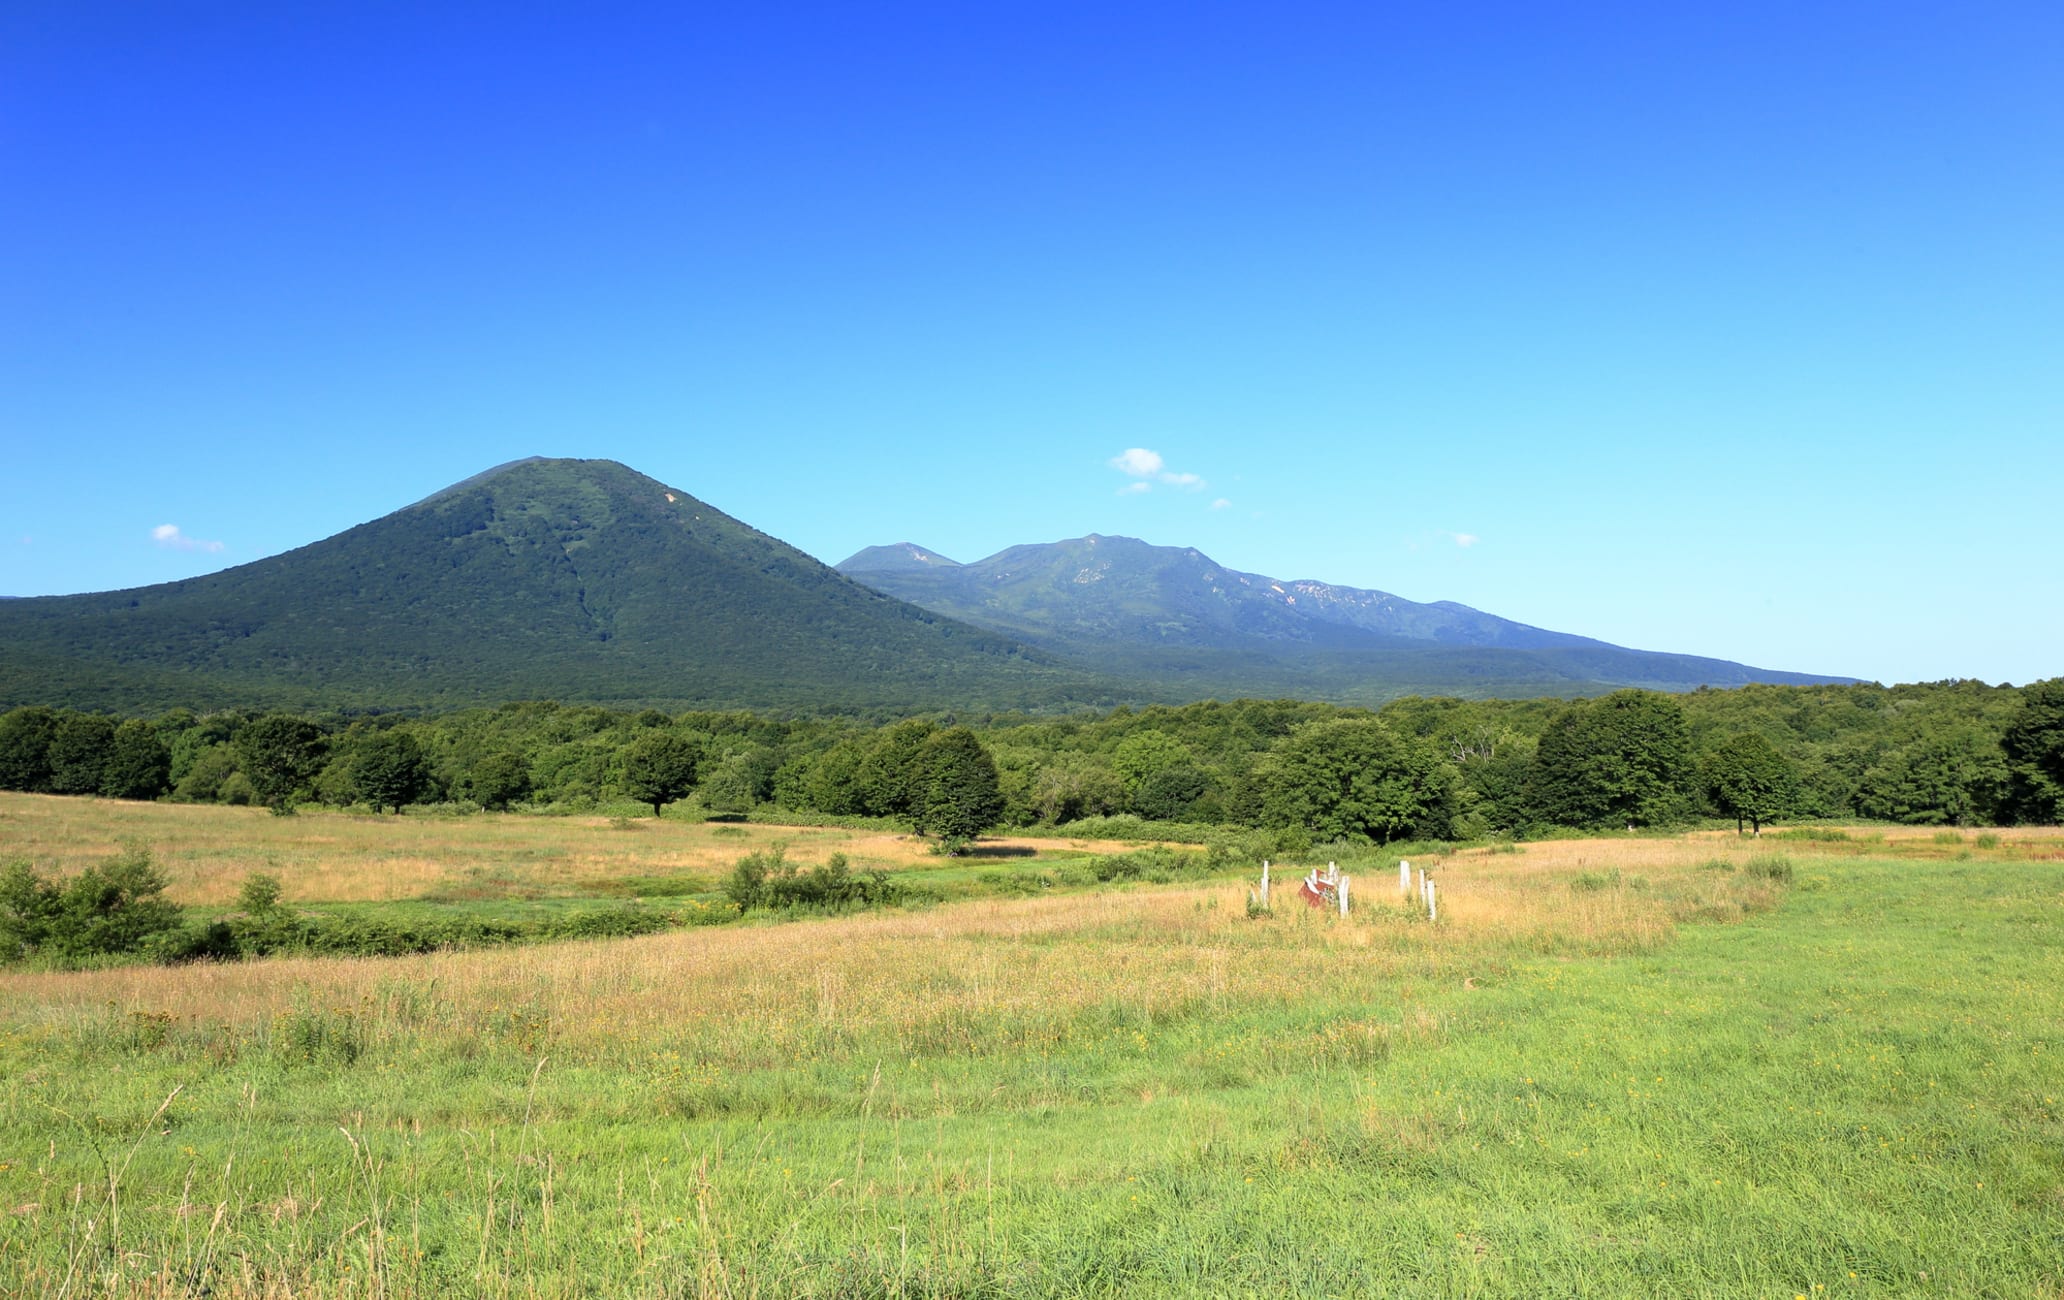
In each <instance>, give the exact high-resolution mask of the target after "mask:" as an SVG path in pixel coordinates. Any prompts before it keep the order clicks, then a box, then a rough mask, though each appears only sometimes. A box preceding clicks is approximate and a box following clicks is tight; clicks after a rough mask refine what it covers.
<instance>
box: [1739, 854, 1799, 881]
mask: <svg viewBox="0 0 2064 1300" xmlns="http://www.w3.org/2000/svg"><path fill="white" fill-rule="evenodd" d="M1743 870H1745V871H1747V872H1748V874H1749V875H1750V876H1751V877H1752V878H1754V879H1757V880H1768V881H1772V882H1774V883H1776V884H1780V885H1789V884H1791V883H1792V860H1791V859H1790V858H1788V857H1786V856H1785V855H1783V854H1782V853H1762V854H1758V855H1757V856H1755V857H1753V858H1750V859H1749V860H1748V862H1747V863H1746V864H1744V866H1743Z"/></svg>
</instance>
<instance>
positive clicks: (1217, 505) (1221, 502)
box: [1211, 497, 1233, 510]
mask: <svg viewBox="0 0 2064 1300" xmlns="http://www.w3.org/2000/svg"><path fill="white" fill-rule="evenodd" d="M1232 504H1233V503H1232V502H1230V501H1228V500H1226V499H1225V498H1224V497H1220V498H1219V499H1218V500H1216V501H1214V502H1212V503H1211V508H1212V509H1213V510H1224V509H1226V508H1227V507H1228V506H1230V505H1232Z"/></svg>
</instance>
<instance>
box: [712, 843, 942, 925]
mask: <svg viewBox="0 0 2064 1300" xmlns="http://www.w3.org/2000/svg"><path fill="white" fill-rule="evenodd" d="M786 852H787V850H786V849H785V848H784V847H783V846H782V845H779V844H777V845H775V846H774V847H772V848H771V849H766V850H763V851H760V852H756V853H749V854H747V855H746V856H745V857H743V858H740V859H739V860H738V865H737V866H735V867H733V868H732V870H731V874H730V875H729V876H728V877H726V878H725V880H724V895H725V897H727V898H729V899H730V900H731V901H732V902H733V903H735V904H737V906H738V909H739V910H740V911H742V912H749V911H752V910H753V909H755V908H770V909H771V908H800V909H804V910H807V911H820V912H844V911H851V910H853V909H855V908H861V907H885V906H888V905H890V904H893V903H899V902H902V901H903V899H904V896H905V892H906V891H905V890H904V889H903V887H902V886H901V885H899V884H897V883H896V882H895V881H894V880H891V879H890V878H889V873H888V872H886V871H883V870H881V869H880V868H876V869H874V870H871V871H867V872H864V873H861V874H858V875H856V874H854V873H853V870H852V868H851V866H850V865H849V864H848V863H847V861H846V855H845V854H843V853H834V854H832V855H831V858H830V859H829V860H828V861H826V862H825V864H824V865H823V866H821V867H810V868H807V869H805V868H799V867H797V866H796V865H795V864H793V863H791V862H789V861H787V860H786V857H785V854H786Z"/></svg>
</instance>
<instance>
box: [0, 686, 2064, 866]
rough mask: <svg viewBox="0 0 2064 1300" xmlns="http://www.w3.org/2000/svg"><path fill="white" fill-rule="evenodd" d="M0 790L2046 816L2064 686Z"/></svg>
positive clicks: (92, 773)
mask: <svg viewBox="0 0 2064 1300" xmlns="http://www.w3.org/2000/svg"><path fill="white" fill-rule="evenodd" d="M0 789H9V790H22V791H34V792H44V793H55V794H77V795H100V796H103V797H110V798H122V799H154V798H164V799H173V800H180V801H187V802H219V803H232V804H256V805H264V806H268V807H272V808H274V809H276V810H279V811H283V812H284V811H289V810H291V809H292V808H294V807H295V806H297V805H300V804H322V805H327V806H332V807H352V806H359V807H364V808H367V809H370V810H373V811H380V810H393V811H397V812H398V811H400V810H401V809H403V808H406V807H410V806H416V805H425V804H434V805H442V806H444V807H446V808H448V809H454V810H466V809H470V808H484V809H508V808H516V807H521V808H527V809H532V810H537V811H542V812H579V811H592V810H595V809H598V808H605V807H608V806H609V805H611V804H612V803H626V804H637V805H642V806H645V807H649V808H650V809H651V810H652V812H653V813H654V814H655V815H657V814H659V813H660V812H661V811H662V810H663V809H665V808H666V807H668V806H669V805H672V804H675V803H677V802H681V801H683V800H688V801H691V802H692V803H693V805H694V806H695V807H696V808H697V809H698V810H699V811H700V812H701V813H703V814H705V815H719V816H726V815H728V816H748V815H762V816H766V815H776V814H779V813H783V812H789V813H794V814H797V815H803V816H815V817H826V818H884V819H890V820H892V821H893V822H895V823H896V824H899V825H904V826H908V827H910V828H912V829H915V830H917V831H919V832H921V833H925V834H928V835H935V836H937V837H939V838H940V839H941V840H942V841H943V842H945V843H946V844H947V845H948V846H949V847H951V846H958V845H960V844H963V843H965V842H966V841H967V840H969V839H971V838H972V837H974V836H975V835H978V834H981V833H983V832H985V831H988V830H991V829H993V828H996V827H1000V826H1007V827H1032V826H1042V825H1044V826H1058V825H1067V824H1072V823H1079V822H1085V821H1090V820H1095V819H1104V820H1106V821H1108V819H1113V818H1131V819H1138V820H1140V821H1144V822H1158V823H1177V824H1183V825H1189V826H1203V827H1214V826H1217V827H1241V828H1258V829H1268V830H1274V831H1277V832H1280V833H1282V834H1283V835H1285V836H1288V837H1290V838H1291V839H1293V840H1295V839H1298V838H1309V840H1311V841H1312V842H1324V841H1328V840H1333V839H1368V840H1373V841H1377V842H1388V841H1391V840H1397V839H1408V838H1410V839H1426V838H1462V837H1478V836H1489V835H1526V834H1530V833H1537V832H1541V831H1546V830H1549V829H1553V828H1575V829H1596V828H1617V827H1621V826H1637V827H1658V826H1669V825H1677V824H1684V823H1687V822H1690V821H1694V820H1697V819H1701V818H1713V817H1723V818H1728V819H1733V820H1736V821H1737V823H1738V824H1739V825H1741V826H1742V827H1744V828H1760V827H1761V826H1762V824H1764V823H1765V822H1768V821H1771V820H1782V819H1786V818H1863V819H1872V820H1882V821H1891V822H1906V823H1913V824H1922V825H1949V826H1962V825H1992V824H2008V823H2015V822H2039V823H2053V822H2056V821H2057V820H2058V819H2059V816H2060V811H2064V678H2060V679H2052V680H2050V681H2045V682H2038V683H2035V684H2033V685H2030V686H2028V687H2025V688H2014V687H2007V686H1987V685H1984V684H1982V683H1977V682H1940V683H1931V684H1923V685H1912V686H1896V687H1889V688H1888V687H1882V686H1875V685H1859V686H1812V687H1797V686H1750V687H1743V688H1738V689H1734V690H1726V691H1718V690H1702V691H1697V692H1693V693H1690V694H1688V695H1667V694H1659V693H1655V692H1650V691H1640V690H1623V691H1617V692H1614V693H1612V694H1610V695H1606V696H1602V697H1599V698H1596V699H1588V700H1578V701H1564V700H1523V701H1506V700H1459V699H1448V698H1437V699H1425V698H1411V699H1405V700H1399V701H1396V702H1394V703H1392V704H1390V705H1388V706H1386V707H1384V708H1382V709H1380V710H1375V711H1371V710H1367V709H1358V708H1351V707H1345V706H1337V705H1330V704H1316V703H1309V702H1301V701H1288V700H1276V701H1256V700H1242V701H1231V702H1206V703H1200V704H1190V705H1183V706H1155V707H1152V708H1144V709H1132V708H1120V709H1116V710H1113V711H1110V712H1107V713H1103V714H1098V715H1074V716H1064V717H1043V718H1035V717H1027V716H1019V715H999V716H991V717H987V718H982V719H978V720H973V721H970V722H962V721H958V720H956V719H954V718H953V717H950V716H942V717H930V718H911V719H906V720H903V721H899V722H894V723H891V724H888V725H885V726H869V725H866V724H864V723H861V722H857V721H854V720H851V719H840V718H770V717H763V716H758V715H754V714H751V713H745V712H717V713H710V712H704V713H683V714H674V715H669V714H665V713H660V712H657V711H654V710H646V711H643V712H630V711H622V710H610V709H606V708H600V707H591V706H567V705H559V704H554V703H550V702H525V703H515V704H508V705H504V706H501V707H498V708H491V709H471V710H466V711H462V712H456V713H450V714H443V715H439V716H432V717H410V716H399V715H383V716H356V717H352V716H345V715H339V714H327V715H323V714H306V715H304V714H292V713H278V712H274V713H264V714H251V713H239V712H220V713H210V714H197V713H194V712H192V711H189V710H175V711H173V712H170V713H166V714H163V715H160V716H158V717H155V718H150V719H136V718H130V719H120V718H114V717H109V716H105V715H100V714H92V713H82V712H76V711H72V710H65V709H51V708H41V707H30V708H18V709H15V710H13V711H11V712H9V713H6V714H4V715H0Z"/></svg>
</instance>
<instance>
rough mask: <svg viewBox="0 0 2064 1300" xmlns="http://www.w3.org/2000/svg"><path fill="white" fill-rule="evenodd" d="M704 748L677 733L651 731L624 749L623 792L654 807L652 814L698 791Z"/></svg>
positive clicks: (693, 740) (690, 737) (688, 737)
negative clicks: (697, 782)
mask: <svg viewBox="0 0 2064 1300" xmlns="http://www.w3.org/2000/svg"><path fill="white" fill-rule="evenodd" d="M701 766H702V746H701V744H699V743H698V742H697V741H696V739H695V738H694V737H693V736H684V735H682V734H681V733H680V732H678V731H661V730H656V729H655V730H652V731H647V732H645V733H643V734H642V735H640V736H639V737H638V738H637V739H636V740H634V741H632V742H631V743H630V744H628V745H625V746H624V751H623V784H624V792H625V793H626V794H628V795H630V796H631V798H633V799H636V800H637V801H638V802H639V803H649V804H651V805H652V815H653V816H654V817H657V816H659V815H660V810H661V809H662V808H664V807H666V805H668V804H670V803H673V802H674V801H675V800H677V799H680V798H682V797H683V796H684V795H686V794H687V793H688V792H689V791H690V790H693V789H694V788H695V777H696V773H697V772H698V770H699V769H700V768H701Z"/></svg>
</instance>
